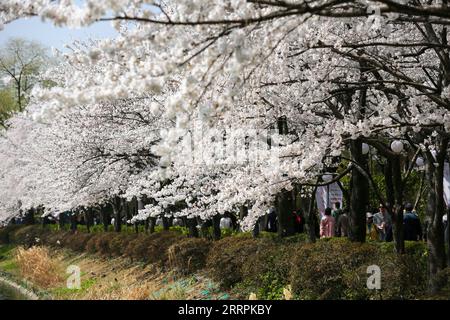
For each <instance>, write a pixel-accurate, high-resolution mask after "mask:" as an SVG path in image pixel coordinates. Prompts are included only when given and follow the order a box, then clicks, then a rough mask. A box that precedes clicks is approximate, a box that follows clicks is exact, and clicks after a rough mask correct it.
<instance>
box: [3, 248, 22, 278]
mask: <svg viewBox="0 0 450 320" xmlns="http://www.w3.org/2000/svg"><path fill="white" fill-rule="evenodd" d="M15 248H16V246H15V245H10V244H7V245H6V244H5V245H3V244H2V245H0V271H3V272H8V273H16V271H18V266H17V263H16V261H15V259H14V249H15Z"/></svg>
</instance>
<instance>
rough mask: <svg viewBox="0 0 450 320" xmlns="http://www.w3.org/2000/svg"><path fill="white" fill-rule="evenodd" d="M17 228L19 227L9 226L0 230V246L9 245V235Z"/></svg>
mask: <svg viewBox="0 0 450 320" xmlns="http://www.w3.org/2000/svg"><path fill="white" fill-rule="evenodd" d="M18 228H20V225H10V226H6V227H3V228H0V244H9V243H11V239H10V235H11V234H12V233H13V232H15V231H16V230H17V229H18Z"/></svg>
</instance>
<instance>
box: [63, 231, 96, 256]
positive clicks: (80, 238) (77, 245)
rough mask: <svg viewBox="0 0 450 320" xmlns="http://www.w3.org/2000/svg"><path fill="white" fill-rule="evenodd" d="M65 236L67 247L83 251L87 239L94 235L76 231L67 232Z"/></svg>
mask: <svg viewBox="0 0 450 320" xmlns="http://www.w3.org/2000/svg"><path fill="white" fill-rule="evenodd" d="M66 237H67V238H66V241H65V246H66V247H67V248H69V249H72V250H73V251H77V252H83V251H85V250H86V245H87V243H88V241H89V240H90V239H91V238H92V237H94V235H92V234H90V233H76V234H69V235H67V236H66ZM67 240H70V241H67Z"/></svg>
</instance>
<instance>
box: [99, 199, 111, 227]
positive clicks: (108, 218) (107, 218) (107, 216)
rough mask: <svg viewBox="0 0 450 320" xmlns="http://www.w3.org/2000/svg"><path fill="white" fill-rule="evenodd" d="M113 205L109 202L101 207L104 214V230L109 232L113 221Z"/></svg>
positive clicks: (101, 212) (102, 214)
mask: <svg viewBox="0 0 450 320" xmlns="http://www.w3.org/2000/svg"><path fill="white" fill-rule="evenodd" d="M110 211H111V206H110V205H109V204H105V205H104V206H102V207H101V208H100V214H101V216H102V224H103V231H105V232H107V231H108V227H109V224H110V222H111V215H110Z"/></svg>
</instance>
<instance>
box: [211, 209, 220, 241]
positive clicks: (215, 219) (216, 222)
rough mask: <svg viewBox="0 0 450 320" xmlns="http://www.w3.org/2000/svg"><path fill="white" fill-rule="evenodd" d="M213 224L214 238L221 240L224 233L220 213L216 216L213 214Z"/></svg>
mask: <svg viewBox="0 0 450 320" xmlns="http://www.w3.org/2000/svg"><path fill="white" fill-rule="evenodd" d="M212 225H213V239H214V240H220V237H221V236H222V233H221V231H220V215H218V214H216V215H215V216H213V218H212Z"/></svg>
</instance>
